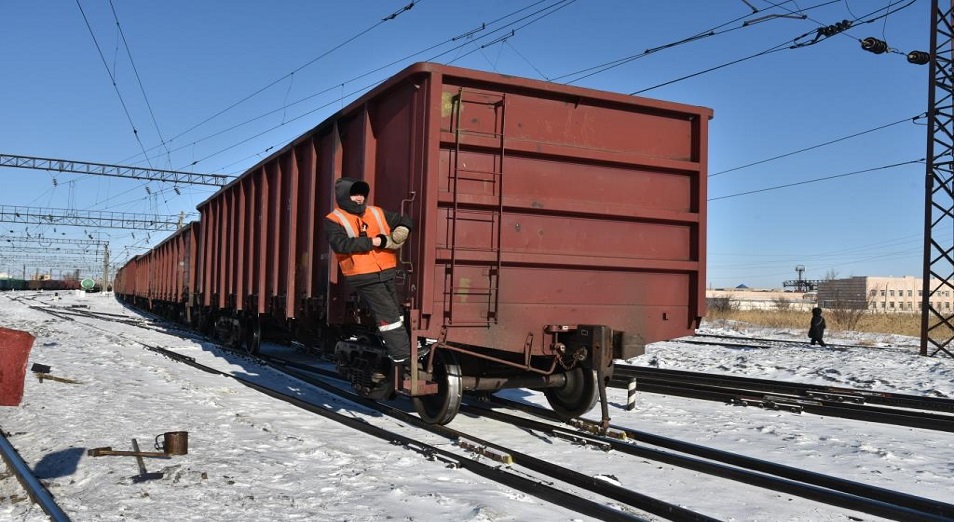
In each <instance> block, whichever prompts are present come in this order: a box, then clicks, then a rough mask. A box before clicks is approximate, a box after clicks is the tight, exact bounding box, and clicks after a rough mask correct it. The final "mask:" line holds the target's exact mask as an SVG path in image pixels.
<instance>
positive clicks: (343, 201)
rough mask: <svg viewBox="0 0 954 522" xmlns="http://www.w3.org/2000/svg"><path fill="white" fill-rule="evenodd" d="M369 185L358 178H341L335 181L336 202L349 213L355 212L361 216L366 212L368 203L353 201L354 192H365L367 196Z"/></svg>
mask: <svg viewBox="0 0 954 522" xmlns="http://www.w3.org/2000/svg"><path fill="white" fill-rule="evenodd" d="M368 192H369V187H368V184H367V183H365V182H363V181H361V180H357V179H354V178H340V179H338V180H337V181H335V203H337V204H338V206H339V207H340V208H341V210H344V211H345V212H347V213H349V214H354V215H356V216H361V215H363V214H364V210H365V208H366V205H364V204H361V205H359V204H357V203H355V202H354V201H351V195H352V194H364V196H365V198H367V197H368Z"/></svg>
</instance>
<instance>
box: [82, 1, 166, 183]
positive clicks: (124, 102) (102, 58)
mask: <svg viewBox="0 0 954 522" xmlns="http://www.w3.org/2000/svg"><path fill="white" fill-rule="evenodd" d="M76 7H79V10H80V14H82V15H83V21H84V22H86V28H87V29H88V30H89V35H90V36H91V37H92V38H93V44H94V45H95V46H96V51H97V52H98V53H99V59H100V60H101V61H102V62H103V67H105V68H106V73H107V74H108V75H109V79H110V81H111V82H112V84H113V90H115V91H116V96H117V97H119V103H120V104H121V105H122V106H123V112H125V113H126V120H127V121H129V126H130V127H132V131H133V136H135V137H136V142H137V143H139V148H140V150H142V154H143V156H146V147H145V145H143V143H142V140H141V139H140V137H139V131H138V130H136V124H135V123H133V119H132V116H131V115H130V114H129V109H128V108H127V107H126V101H125V100H124V99H123V95H122V93H121V92H119V86H118V85H116V76H115V75H114V74H113V72H112V71H110V70H109V65H108V64H107V63H106V57H105V56H103V50H102V49H101V48H100V47H99V42H98V41H97V40H96V35H95V34H94V33H93V28H92V26H90V25H89V19H88V18H86V12H85V11H83V6H82V5H80V1H79V0H76ZM146 162H147V163H149V157H148V156H146ZM149 166H150V167H151V166H152V164H151V163H150V164H149Z"/></svg>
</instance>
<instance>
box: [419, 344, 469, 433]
mask: <svg viewBox="0 0 954 522" xmlns="http://www.w3.org/2000/svg"><path fill="white" fill-rule="evenodd" d="M434 381H435V382H437V393H436V394H434V395H421V396H418V397H412V398H411V402H413V403H414V409H415V410H416V411H417V414H418V415H420V416H421V420H423V421H424V422H427V423H429V424H447V423H448V422H450V421H451V420H453V418H454V417H455V416H457V410H459V409H460V401H461V395H462V392H463V383H462V382H461V378H460V365H459V364H458V363H457V356H455V355H454V352H451V351H447V350H440V351H438V352H437V353H435V354H434Z"/></svg>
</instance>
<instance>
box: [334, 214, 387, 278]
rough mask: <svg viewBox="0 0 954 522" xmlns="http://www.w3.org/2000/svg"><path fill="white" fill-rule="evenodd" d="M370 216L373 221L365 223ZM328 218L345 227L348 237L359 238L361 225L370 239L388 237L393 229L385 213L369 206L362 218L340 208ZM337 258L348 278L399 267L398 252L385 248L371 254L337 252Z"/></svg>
mask: <svg viewBox="0 0 954 522" xmlns="http://www.w3.org/2000/svg"><path fill="white" fill-rule="evenodd" d="M368 214H370V215H371V218H372V219H369V220H368V221H364V219H363V218H364V217H367V216H368ZM327 217H328V219H331V220H334V221H335V222H337V223H338V224H340V225H341V226H342V227H344V229H345V232H347V233H348V237H359V236H360V232H361V225H366V226H367V228H366V229H365V232H366V233H367V236H368V237H374V236H376V235H378V234H384V235H386V236H387V235H390V234H391V228H390V227H389V226H388V222H387V220H386V219H385V218H384V211H383V210H381V209H380V208H379V207H373V206H371V205H368V206H367V208H366V210H365V212H364V215H363V216H360V217H359V216H356V215H354V214H349V213H347V212H345V211H343V210H341V209H340V208H335V209H334V210H333V211H332V212H331V213H330V214H328V216H327ZM335 257H336V258H338V266H340V267H341V272H342V273H343V274H344V275H346V276H353V275H359V274H373V273H375V272H380V271H382V270H386V269H388V268H394V267H396V266H397V252H395V251H394V250H387V249H383V248H374V249H372V250H371V251H370V252H357V253H354V254H339V253H338V252H335Z"/></svg>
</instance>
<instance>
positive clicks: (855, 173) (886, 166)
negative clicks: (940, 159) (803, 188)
mask: <svg viewBox="0 0 954 522" xmlns="http://www.w3.org/2000/svg"><path fill="white" fill-rule="evenodd" d="M912 163H924V158H921V159H918V160H911V161H903V162H901V163H894V164H891V165H882V166H880V167H873V168H870V169H864V170H856V171H854V172H846V173H844V174H835V175H833V176H825V177H823V178H815V179H809V180H805V181H798V182H795V183H787V184H785V185H778V186H775V187H766V188H762V189H758V190H749V191H746V192H738V193H736V194H729V195H727V196H719V197H715V198H709V199H708V201H717V200H720V199H729V198H735V197H739V196H747V195H749V194H758V193H759V192H769V191H772V190H779V189H783V188H789V187H796V186H798V185H808V184H810V183H818V182H820V181H828V180H832V179H837V178H844V177H847V176H854V175H857V174H864V173H867V172H874V171H878V170H885V169H891V168H894V167H901V166H904V165H911V164H912Z"/></svg>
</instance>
